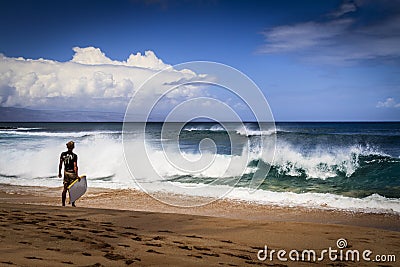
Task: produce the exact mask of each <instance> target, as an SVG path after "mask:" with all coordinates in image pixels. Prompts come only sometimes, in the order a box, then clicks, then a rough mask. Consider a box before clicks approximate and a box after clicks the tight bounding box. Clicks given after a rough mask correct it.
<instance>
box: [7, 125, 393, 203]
mask: <svg viewBox="0 0 400 267" xmlns="http://www.w3.org/2000/svg"><path fill="white" fill-rule="evenodd" d="M162 126H163V124H162V123H149V124H148V125H147V127H146V136H147V142H148V143H149V144H150V147H151V149H152V151H150V153H154V154H155V155H158V154H157V153H158V152H159V151H161V150H162V146H161V145H162V142H161V129H162ZM0 128H1V129H0V149H1V151H2V152H3V153H2V154H3V155H2V157H1V159H0V183H8V184H22V185H41V186H59V183H60V181H59V180H58V178H56V172H57V164H58V156H59V153H61V152H62V151H63V150H65V149H64V148H65V143H66V142H67V141H69V140H70V139H72V140H74V141H75V142H76V144H77V145H76V153H77V154H78V155H79V159H80V162H79V164H80V170H81V173H87V174H89V180H88V181H89V184H91V186H98V187H108V188H126V187H135V183H134V182H133V179H132V178H130V174H129V172H128V171H127V168H126V164H125V162H124V156H123V149H122V134H121V130H122V124H121V123H0ZM132 129H133V131H132V132H130V133H129V134H127V135H126V136H125V138H131V139H132V140H134V139H135V138H138V136H139V135H140V134H141V133H140V131H141V129H139V128H138V129H136V128H135V127H133V128H132ZM136 131H137V132H136ZM168 134H169V135H170V137H172V136H174V135H175V136H179V139H178V140H179V149H180V151H181V152H182V153H184V154H190V155H196V154H199V153H200V148H199V147H200V146H199V144H200V142H201V141H202V140H203V139H205V138H209V139H211V140H213V142H214V143H215V149H216V156H217V159H218V160H217V161H216V164H220V163H221V164H223V163H224V161H225V160H227V159H229V158H230V157H235V156H237V157H240V156H242V155H243V153H244V151H245V149H246V147H247V146H248V145H249V144H252V146H250V147H255V148H257V144H260V143H262V142H261V141H262V140H265V139H271V138H276V151H275V154H274V160H273V161H272V162H268V161H266V160H265V159H263V158H257V153H256V152H254V151H250V153H252V156H251V158H250V160H249V162H248V165H247V167H246V171H245V172H244V174H238V175H235V174H232V175H231V176H229V175H225V176H224V179H218V178H220V177H218V175H219V174H218V173H217V172H216V173H213V172H207V171H206V172H204V173H197V174H190V173H186V174H185V173H182V172H181V171H174V169H173V168H171V166H166V165H163V164H164V163H162V162H161V161H160V162H154V164H155V165H156V167H157V168H158V169H159V171H160V173H161V174H162V175H163V176H164V178H165V179H166V181H172V182H176V183H183V184H197V183H198V184H207V183H212V182H214V183H215V185H216V186H218V185H221V186H232V187H234V186H235V187H239V188H245V187H247V186H249V181H250V180H251V178H252V176H253V174H254V173H255V172H256V171H257V168H267V169H270V171H269V173H268V174H267V175H266V176H265V180H264V181H263V182H262V184H261V185H260V187H259V188H258V189H259V190H260V191H262V192H264V191H265V192H276V193H286V194H287V193H296V194H307V193H311V194H315V198H317V197H318V198H320V197H321V194H329V196H332V195H333V196H335V195H336V196H340V197H351V198H352V199H353V198H354V199H363V198H366V197H371V196H379V197H383V198H385V199H389V200H395V201H398V200H399V199H400V123H317V122H316V123H276V131H275V130H274V131H266V132H265V131H264V132H261V131H259V127H258V125H257V124H256V123H245V124H244V127H243V126H241V125H240V124H229V129H228V130H226V129H224V128H223V127H222V126H221V125H219V124H218V123H189V124H186V125H185V126H184V127H183V128H182V129H181V130H180V131H179V132H170V133H167V137H168ZM168 140H169V139H168V138H167V139H166V140H165V142H166V143H167V144H168V142H169V141H168ZM171 140H173V138H171ZM171 142H172V141H171ZM205 149H206V150H207V147H206V148H205ZM260 162H261V163H262V164H259V163H260ZM396 203H397V202H396ZM396 205H397V204H396Z"/></svg>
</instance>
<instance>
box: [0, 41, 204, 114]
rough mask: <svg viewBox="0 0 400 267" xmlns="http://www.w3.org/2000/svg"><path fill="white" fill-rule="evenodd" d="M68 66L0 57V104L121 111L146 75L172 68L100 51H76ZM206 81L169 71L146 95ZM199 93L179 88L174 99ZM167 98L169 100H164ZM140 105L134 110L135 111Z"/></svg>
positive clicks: (150, 55) (149, 56) (149, 57)
mask: <svg viewBox="0 0 400 267" xmlns="http://www.w3.org/2000/svg"><path fill="white" fill-rule="evenodd" d="M73 50H74V51H75V54H74V56H73V58H72V59H71V60H70V61H68V62H59V61H54V60H46V59H24V58H11V57H7V56H5V55H1V54H0V106H3V107H28V108H34V109H61V110H108V111H119V112H123V111H125V108H126V105H127V103H128V102H129V100H130V98H131V97H132V95H133V94H134V93H135V91H136V90H137V89H138V88H139V87H140V85H141V84H142V83H143V82H144V81H146V80H147V79H148V78H149V77H150V76H152V75H154V74H155V73H157V72H159V71H160V70H162V69H164V68H167V67H171V66H170V65H168V64H165V63H164V62H163V61H162V60H161V59H159V58H158V57H157V56H156V55H155V54H154V52H152V51H146V52H145V54H144V55H142V54H141V53H137V54H132V55H130V56H129V57H128V59H127V60H126V61H117V60H112V59H110V58H108V57H107V56H106V55H105V54H104V53H103V52H102V51H101V50H100V49H99V48H95V47H85V48H79V47H74V48H73ZM199 77H200V78H202V79H204V77H203V76H202V75H198V74H196V73H194V72H193V71H190V70H175V69H173V68H170V69H169V70H168V71H165V72H163V74H162V75H161V76H160V80H158V81H153V84H154V86H153V87H151V89H149V91H148V92H145V93H142V94H141V96H144V98H143V100H142V103H143V104H146V95H154V94H158V93H160V92H162V88H163V86H167V84H173V83H176V82H178V81H181V80H185V81H190V80H191V79H196V78H199ZM200 94H202V92H201V90H199V88H196V87H185V86H181V87H179V90H175V91H174V92H173V95H171V96H168V97H169V98H170V99H171V98H173V99H174V100H175V101H178V100H179V99H185V98H188V97H192V96H193V95H200ZM168 97H167V98H168ZM139 109H140V107H138V110H139Z"/></svg>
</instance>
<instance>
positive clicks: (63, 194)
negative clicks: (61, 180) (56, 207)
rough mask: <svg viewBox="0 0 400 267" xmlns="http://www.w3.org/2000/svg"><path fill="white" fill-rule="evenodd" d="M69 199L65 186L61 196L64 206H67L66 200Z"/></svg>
mask: <svg viewBox="0 0 400 267" xmlns="http://www.w3.org/2000/svg"><path fill="white" fill-rule="evenodd" d="M66 198H67V186H66V184H64V189H63V191H62V194H61V201H62V205H63V206H65V199H66Z"/></svg>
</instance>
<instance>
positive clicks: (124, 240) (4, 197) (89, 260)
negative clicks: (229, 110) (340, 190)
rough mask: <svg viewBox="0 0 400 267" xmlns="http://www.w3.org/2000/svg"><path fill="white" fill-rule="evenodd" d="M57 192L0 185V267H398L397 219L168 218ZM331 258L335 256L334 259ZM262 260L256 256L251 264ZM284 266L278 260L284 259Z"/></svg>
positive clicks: (234, 210)
mask: <svg viewBox="0 0 400 267" xmlns="http://www.w3.org/2000/svg"><path fill="white" fill-rule="evenodd" d="M60 193H61V188H54V189H51V188H40V187H20V186H8V185H0V216H1V221H0V244H1V245H0V265H1V266H13V265H17V266H160V265H163V266H165V265H170V266H257V265H266V266H310V264H312V265H313V266H321V265H322V266H377V265H379V264H381V265H382V266H398V262H397V264H396V262H385V263H379V264H378V263H377V262H366V261H364V260H362V259H360V262H354V261H340V260H336V261H331V260H330V259H329V257H328V256H327V255H326V256H325V257H324V260H323V261H321V262H316V263H311V262H308V261H298V262H294V261H290V260H288V261H280V260H278V259H277V256H276V255H274V257H273V260H272V261H271V260H269V259H267V260H266V261H260V260H259V259H258V258H257V252H258V251H259V250H260V249H263V248H264V246H265V245H267V246H268V249H269V250H271V249H274V250H276V251H278V250H281V249H283V250H285V251H287V252H289V251H290V250H293V249H295V250H297V251H300V252H301V251H303V250H305V249H312V250H315V251H316V252H317V255H318V256H320V254H319V253H321V251H322V250H324V249H328V248H329V247H331V248H332V249H337V250H338V247H337V244H336V241H337V240H338V239H340V238H345V239H346V241H347V244H348V246H347V248H344V249H342V251H343V252H346V251H347V250H349V249H351V250H358V251H360V252H362V251H364V250H367V249H369V250H371V251H372V252H373V253H372V255H371V256H370V257H371V258H372V259H373V257H374V256H375V255H377V254H385V255H395V256H396V257H397V260H398V261H399V260H400V220H399V216H398V215H393V214H392V215H390V214H362V213H349V212H339V211H330V210H323V209H322V210H319V209H318V210H315V209H314V210H312V209H310V210H308V209H297V208H281V207H272V206H261V205H255V204H251V203H246V202H235V201H227V200H220V201H217V202H214V203H212V204H211V205H208V206H204V207H199V208H190V209H185V208H177V207H172V206H168V205H165V204H162V203H160V202H158V201H155V200H154V199H152V198H151V197H149V196H147V195H146V194H143V193H141V192H139V191H136V190H109V189H91V190H89V192H88V193H87V194H86V195H85V196H84V197H83V198H82V199H81V200H79V201H78V202H77V205H78V207H77V208H72V207H70V206H69V207H60V196H59V195H60ZM337 254H338V256H339V255H340V250H338V252H337ZM261 255H262V254H261ZM286 257H288V255H286Z"/></svg>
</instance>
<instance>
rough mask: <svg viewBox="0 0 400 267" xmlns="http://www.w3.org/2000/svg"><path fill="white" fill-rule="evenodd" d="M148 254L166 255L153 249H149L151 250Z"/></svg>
mask: <svg viewBox="0 0 400 267" xmlns="http://www.w3.org/2000/svg"><path fill="white" fill-rule="evenodd" d="M146 252H149V253H155V254H164V253H161V252H158V251H155V250H153V249H149V250H147V251H146Z"/></svg>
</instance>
